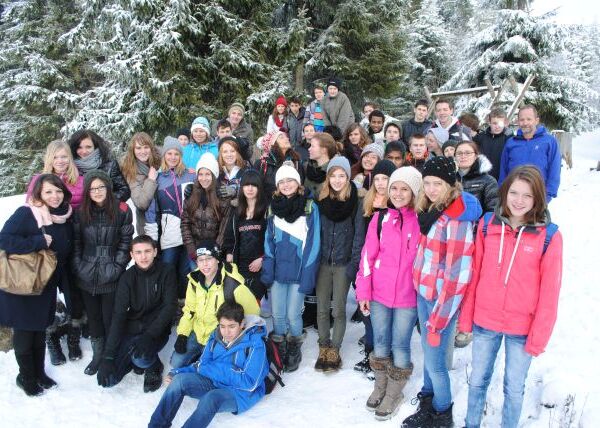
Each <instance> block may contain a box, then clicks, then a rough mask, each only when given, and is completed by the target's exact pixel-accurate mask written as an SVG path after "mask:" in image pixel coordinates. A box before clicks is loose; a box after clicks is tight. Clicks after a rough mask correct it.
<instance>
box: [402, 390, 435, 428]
mask: <svg viewBox="0 0 600 428" xmlns="http://www.w3.org/2000/svg"><path fill="white" fill-rule="evenodd" d="M416 399H417V400H419V408H418V409H417V411H416V413H413V414H412V415H410V416H409V417H407V418H406V419H404V421H402V425H401V427H402V428H419V427H429V426H430V425H429V424H430V423H431V414H432V413H433V404H432V401H433V395H425V394H423V393H422V392H419V393H418V394H417V398H416ZM411 404H414V400H411Z"/></svg>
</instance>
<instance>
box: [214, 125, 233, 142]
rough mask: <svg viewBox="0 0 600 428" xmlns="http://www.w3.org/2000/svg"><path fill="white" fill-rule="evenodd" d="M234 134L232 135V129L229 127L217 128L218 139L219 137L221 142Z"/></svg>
mask: <svg viewBox="0 0 600 428" xmlns="http://www.w3.org/2000/svg"><path fill="white" fill-rule="evenodd" d="M232 135H233V134H232V133H231V127H229V126H220V127H219V128H217V137H219V140H221V139H223V138H225V137H230V136H232Z"/></svg>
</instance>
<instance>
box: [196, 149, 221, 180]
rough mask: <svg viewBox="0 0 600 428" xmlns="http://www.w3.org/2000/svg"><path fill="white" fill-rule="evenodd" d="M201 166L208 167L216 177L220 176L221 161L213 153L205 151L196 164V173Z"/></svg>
mask: <svg viewBox="0 0 600 428" xmlns="http://www.w3.org/2000/svg"><path fill="white" fill-rule="evenodd" d="M200 168H206V169H208V170H209V171H210V172H212V173H213V175H214V176H215V178H217V177H218V176H219V163H218V162H217V159H216V158H215V156H214V155H213V154H212V153H204V154H203V155H202V156H200V160H199V161H198V163H197V164H196V173H197V172H198V171H199V170H200Z"/></svg>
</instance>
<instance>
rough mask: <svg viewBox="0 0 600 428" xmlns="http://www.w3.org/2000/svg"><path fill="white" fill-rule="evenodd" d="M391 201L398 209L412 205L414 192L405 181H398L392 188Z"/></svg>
mask: <svg viewBox="0 0 600 428" xmlns="http://www.w3.org/2000/svg"><path fill="white" fill-rule="evenodd" d="M389 193H390V201H391V202H392V204H393V205H394V207H396V208H402V207H406V206H408V205H410V203H411V201H412V199H413V193H412V190H410V187H408V184H406V183H405V182H403V181H396V182H394V183H392V185H391V186H390V192H389Z"/></svg>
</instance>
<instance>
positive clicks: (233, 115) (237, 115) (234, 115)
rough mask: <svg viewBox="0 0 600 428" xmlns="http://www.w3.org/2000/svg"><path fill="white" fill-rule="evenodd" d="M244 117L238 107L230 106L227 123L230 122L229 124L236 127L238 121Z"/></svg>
mask: <svg viewBox="0 0 600 428" xmlns="http://www.w3.org/2000/svg"><path fill="white" fill-rule="evenodd" d="M243 118H244V113H242V111H241V110H240V109H239V108H236V107H234V108H232V109H231V110H229V117H228V120H229V123H231V126H233V127H234V128H237V126H238V125H239V124H240V122H241V121H242V119H243Z"/></svg>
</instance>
